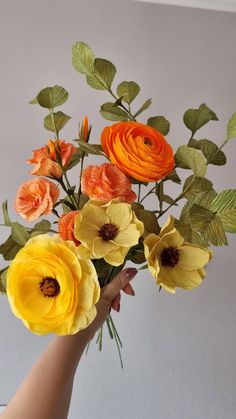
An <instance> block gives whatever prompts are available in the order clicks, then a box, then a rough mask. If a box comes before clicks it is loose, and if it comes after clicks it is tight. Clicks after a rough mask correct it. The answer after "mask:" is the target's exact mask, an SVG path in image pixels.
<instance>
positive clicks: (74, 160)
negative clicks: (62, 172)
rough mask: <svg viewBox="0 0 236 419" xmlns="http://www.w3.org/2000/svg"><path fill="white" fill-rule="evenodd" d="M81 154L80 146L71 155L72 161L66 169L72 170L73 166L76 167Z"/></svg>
mask: <svg viewBox="0 0 236 419" xmlns="http://www.w3.org/2000/svg"><path fill="white" fill-rule="evenodd" d="M81 155H82V153H81V150H80V149H79V148H78V149H77V150H76V152H75V153H73V155H72V157H71V161H70V163H69V165H68V166H67V167H66V170H70V169H72V167H75V166H76V165H77V164H78V163H79V161H80V158H81Z"/></svg>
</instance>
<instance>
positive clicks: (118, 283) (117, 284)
mask: <svg viewBox="0 0 236 419" xmlns="http://www.w3.org/2000/svg"><path fill="white" fill-rule="evenodd" d="M136 274H137V269H135V268H126V269H124V270H123V271H121V272H119V273H118V274H117V275H116V276H115V278H114V279H113V280H112V281H111V282H110V284H108V285H107V286H106V287H104V290H103V298H106V299H107V300H109V301H111V302H112V301H113V300H114V298H115V297H116V296H117V295H119V293H120V291H121V290H122V289H124V288H125V287H126V286H127V285H128V284H129V281H131V279H133V278H134V277H135V275H136ZM126 290H127V288H126ZM128 290H130V288H129V287H128ZM128 292H129V291H128Z"/></svg>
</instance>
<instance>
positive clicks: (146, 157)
mask: <svg viewBox="0 0 236 419" xmlns="http://www.w3.org/2000/svg"><path fill="white" fill-rule="evenodd" d="M101 144H102V147H103V149H104V151H105V153H106V154H107V156H108V157H109V158H110V160H111V162H112V163H114V164H115V165H116V166H117V167H119V168H120V169H121V170H122V172H124V173H125V174H126V175H127V176H130V177H132V178H134V179H137V180H139V181H141V182H155V181H158V180H160V179H162V178H164V177H165V176H167V175H168V173H170V172H171V171H172V170H173V168H174V155H173V150H172V148H171V146H170V145H169V144H168V143H167V141H166V139H165V138H164V137H163V135H162V134H161V133H160V132H158V131H157V130H156V129H154V128H152V127H150V126H148V125H145V124H142V123H139V122H118V123H116V124H113V125H111V126H108V127H105V128H104V129H103V131H102V134H101Z"/></svg>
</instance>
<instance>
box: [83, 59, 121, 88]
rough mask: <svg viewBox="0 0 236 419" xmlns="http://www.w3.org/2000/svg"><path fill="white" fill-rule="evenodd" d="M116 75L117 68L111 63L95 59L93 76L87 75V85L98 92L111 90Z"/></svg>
mask: <svg viewBox="0 0 236 419" xmlns="http://www.w3.org/2000/svg"><path fill="white" fill-rule="evenodd" d="M115 74H116V67H115V66H114V64H113V63H112V62H111V61H108V60H105V59H103V58H95V60H94V69H93V73H92V75H89V74H87V83H88V84H89V86H91V87H93V88H94V89H97V90H109V89H110V88H111V85H112V82H113V79H114V77H115Z"/></svg>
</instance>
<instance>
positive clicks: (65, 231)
mask: <svg viewBox="0 0 236 419" xmlns="http://www.w3.org/2000/svg"><path fill="white" fill-rule="evenodd" d="M79 213H80V211H79V210H76V211H70V212H68V213H67V214H62V215H61V217H60V218H59V221H58V233H59V236H60V237H61V238H62V239H63V240H71V241H73V242H74V244H75V245H76V246H78V245H79V244H80V241H79V240H77V239H76V238H75V235H74V224H75V217H76V215H78V214H79Z"/></svg>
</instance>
